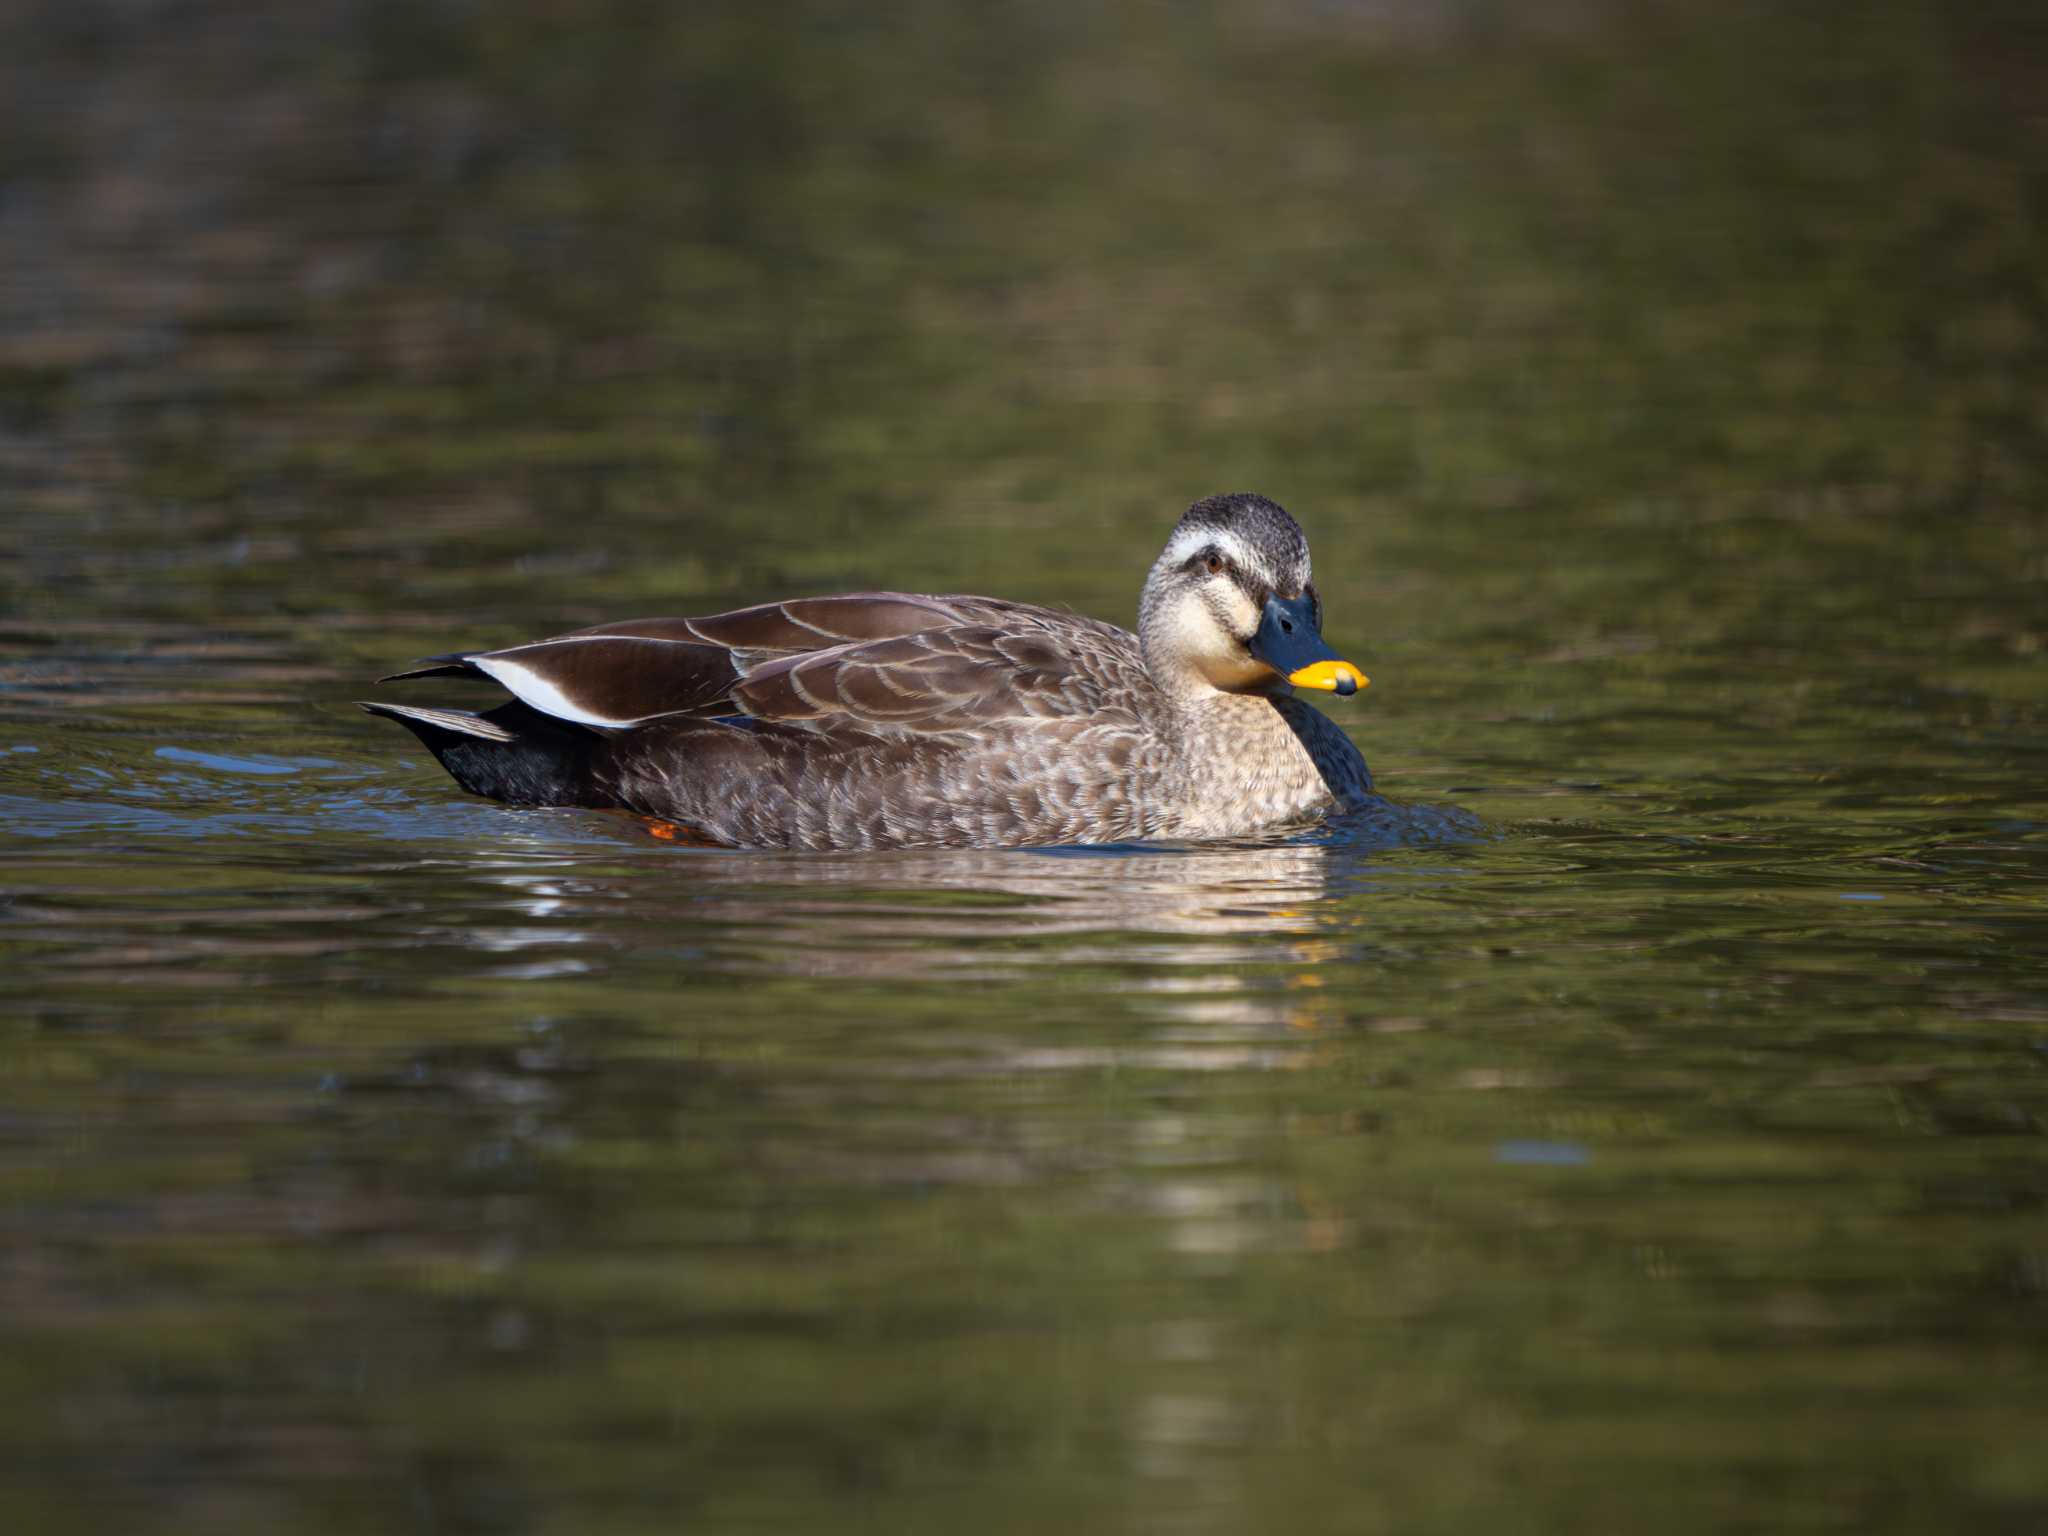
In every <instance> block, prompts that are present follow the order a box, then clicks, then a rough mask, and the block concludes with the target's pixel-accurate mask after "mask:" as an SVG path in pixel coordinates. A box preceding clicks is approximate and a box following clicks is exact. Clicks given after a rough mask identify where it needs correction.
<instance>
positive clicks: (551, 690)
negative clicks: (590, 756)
mask: <svg viewBox="0 0 2048 1536" xmlns="http://www.w3.org/2000/svg"><path fill="white" fill-rule="evenodd" d="M470 664H471V665H472V666H474V667H475V668H476V669H477V670H478V671H479V672H482V673H483V674H485V675H486V676H487V677H489V678H490V679H491V680H492V681H494V682H496V683H498V684H500V685H501V686H502V687H503V688H504V689H505V690H506V691H507V692H509V693H510V694H511V695H512V696H513V697H514V698H516V699H518V700H519V701H520V702H521V703H522V704H530V705H532V706H533V707H534V708H535V709H537V710H539V711H540V712H541V713H542V714H544V715H553V716H554V717H555V718H556V719H557V720H573V721H575V722H576V723H577V724H578V725H631V724H632V723H633V722H632V721H631V720H614V719H611V718H610V717H609V716H606V715H600V714H597V713H595V712H593V711H591V710H588V709H584V708H583V707H582V706H581V705H579V704H576V703H574V702H573V701H572V700H571V699H570V698H569V696H568V695H567V694H565V693H563V692H562V690H561V689H559V688H557V687H556V686H555V685H554V684H553V683H551V682H549V681H548V680H547V679H546V678H544V677H542V676H541V675H540V674H539V673H538V672H536V671H534V670H533V668H531V667H529V666H526V665H524V664H523V663H520V662H516V661H513V660H511V659H509V658H507V657H504V656H476V657H472V658H471V663H470Z"/></svg>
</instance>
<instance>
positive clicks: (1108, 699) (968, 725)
mask: <svg viewBox="0 0 2048 1536" xmlns="http://www.w3.org/2000/svg"><path fill="white" fill-rule="evenodd" d="M428 662H429V665H428V666H425V667H422V668H421V669H420V670H419V671H418V672H417V673H409V674H400V675H401V676H413V675H418V676H443V675H450V674H454V673H467V674H470V675H481V676H485V677H489V678H492V679H493V680H495V681H496V682H498V683H499V684H500V685H502V686H503V687H505V688H506V689H507V690H509V691H510V692H511V693H513V694H514V695H516V696H517V697H518V698H519V699H520V700H521V701H522V702H524V703H526V704H527V705H529V706H531V707H532V708H534V709H537V710H539V711H541V712H542V713H544V714H547V715H551V716H553V717H554V718H556V719H558V720H566V721H571V722H574V723H576V724H580V725H585V726H591V727H594V728H597V729H603V730H615V729H623V728H627V727H631V726H636V725H641V724H645V723H646V722H648V721H650V720H654V719H657V718H661V717H678V716H692V715H694V716H698V717H718V716H736V715H746V716H751V717H753V718H754V719H756V720H760V721H764V722H776V723H780V724H783V725H787V726H791V727H794V728H796V729H799V730H801V731H804V732H806V733H822V734H826V735H835V736H836V735H840V734H842V733H851V734H852V735H853V736H854V737H862V736H865V737H870V738H872V737H876V736H880V737H888V738H904V737H926V738H929V737H931V736H934V735H939V734H943V733H945V732H949V731H960V730H972V729H974V728H976V727H991V726H999V725H1000V726H1007V727H1010V728H1013V729H1014V728H1020V727H1022V728H1029V727H1033V726H1038V725H1045V724H1049V723H1052V722H1058V721H1073V720H1076V719H1079V718H1082V717H1089V718H1101V717H1103V716H1104V715H1122V714H1128V712H1129V710H1128V706H1127V705H1120V704H1118V703H1117V702H1115V701H1116V700H1118V699H1119V698H1122V697H1124V696H1126V695H1127V693H1128V690H1129V689H1130V686H1131V684H1132V681H1133V679H1134V677H1142V676H1143V673H1144V667H1143V663H1142V661H1141V660H1140V659H1139V657H1138V652H1137V641H1136V638H1135V637H1134V636H1132V635H1131V634H1129V633H1128V632H1127V631H1124V630H1121V629H1117V628H1115V627H1114V626H1112V625H1108V624H1102V623H1099V622H1097V621H1095V620H1092V619H1083V618H1081V617H1079V616H1077V615H1074V614H1067V613H1060V612H1056V611H1054V610H1052V609H1046V608H1035V607H1032V606H1030V605H1027V604H1019V603H1006V602H1001V601H998V600H996V599H993V598H980V597H943V598H940V597H924V596H919V595H915V594H911V593H903V592H864V593H853V594H850V595H847V596H842V597H806V598H792V599H790V600H788V601H786V602H780V603H763V604H760V605H759V606H756V607H752V608H740V609H735V610H733V611H732V612H729V613H719V614H711V615H708V616H704V617H692V618H657V619H628V620H624V621H622V622H619V623H613V624H601V625H596V626H594V627H592V628H589V629H582V630H576V631H574V632H572V633H569V634H566V635H557V636H555V637H553V638H551V639H547V640H538V641H535V642H533V643H531V644H529V645H518V646H512V647H509V648H508V649H505V650H499V651H483V652H473V653H467V654H463V653H457V654H454V655H450V656H446V657H431V658H428Z"/></svg>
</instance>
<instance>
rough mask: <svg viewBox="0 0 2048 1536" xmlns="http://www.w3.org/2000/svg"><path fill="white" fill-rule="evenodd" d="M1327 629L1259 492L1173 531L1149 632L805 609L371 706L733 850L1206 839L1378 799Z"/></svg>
mask: <svg viewBox="0 0 2048 1536" xmlns="http://www.w3.org/2000/svg"><path fill="white" fill-rule="evenodd" d="M1322 630H1323V600H1322V596H1321V594H1320V593H1319V592H1318V591H1317V590H1316V587H1315V583H1314V581H1313V580H1312V579H1311V571H1310V563H1309V549H1308V539H1307V537H1306V535H1305V534H1304V533H1303V532H1302V529H1301V525H1300V524H1299V523H1297V522H1296V521H1295V520H1294V518H1293V517H1292V516H1291V515H1289V513H1288V512H1287V511H1286V510H1285V509H1283V508H1282V507H1281V506H1280V505H1279V504H1278V503H1277V502H1274V501H1271V500H1269V499H1267V498H1266V497H1264V496H1260V495H1256V494H1252V493H1249V492H1237V493H1233V494H1229V495H1222V496H1210V497H1206V498H1204V499H1203V500H1200V501H1197V502H1195V503H1194V505H1192V506H1191V507H1189V508H1188V509H1187V511H1186V512H1185V513H1183V514H1182V515H1181V517H1180V519H1179V521H1178V522H1176V523H1175V524H1174V527H1173V531H1172V533H1171V534H1170V535H1169V536H1168V538H1167V541H1166V546H1165V548H1164V549H1163V550H1162V551H1161V552H1160V555H1159V558H1158V559H1157V560H1156V561H1154V562H1153V565H1152V568H1151V570H1150V572H1149V573H1148V574H1147V576H1146V578H1145V582H1144V587H1143V589H1142V591H1141V593H1140V596H1139V600H1138V623H1137V628H1136V630H1135V631H1132V630H1127V629H1123V628H1121V627H1119V626H1117V625H1115V624H1110V623H1107V622H1105V621H1103V620H1100V619H1094V618H1088V617H1085V616H1083V615H1081V614H1078V613H1074V612H1071V611H1068V610H1065V609H1059V608H1049V607H1040V606H1038V605H1036V604H1031V603H1021V602H1010V601H1006V600H1003V599H1000V598H992V597H976V596H965V595H959V596H929V595H924V594H918V593H908V592H855V593H845V594H840V595H836V596H821V597H796V598H788V599H785V600H783V601H781V602H772V603H763V604H760V605H757V606H754V607H750V608H739V609H735V610H732V611H730V612H726V613H717V614H711V615H708V616H704V617H697V618H657V619H631V620H626V621H624V622H621V623H613V624H600V625H597V626H595V627H593V628H589V629H579V630H574V631H571V632H570V633H567V634H561V635H554V636H551V637H549V638H547V639H543V640H535V641H532V642H530V643H528V644H524V645H515V646H511V647H509V648H507V649H503V650H490V651H455V652H449V653H446V654H443V655H439V656H429V657H425V658H423V659H421V660H420V661H418V662H416V663H414V664H412V665H411V666H409V667H407V668H406V669H405V670H403V671H399V672H395V673H392V674H390V675H389V676H388V677H384V678H380V679H378V681H379V683H390V682H409V681H415V680H420V679H429V678H434V679H438V678H449V679H467V680H476V681H484V682H489V683H493V684H495V685H497V686H498V687H499V688H500V689H502V690H503V691H504V693H506V694H509V695H510V697H509V698H506V699H504V700H503V701H502V702H500V703H498V704H497V705H496V706H495V707H492V708H488V709H484V710H482V711H481V712H476V713H472V712H468V711H463V710H455V709H445V708H429V707H422V706H418V705H410V704H394V703H388V702H382V701H374V702H364V703H363V704H362V708H363V709H365V710H367V711H368V712H370V713H371V714H373V715H378V716H382V717H384V718H387V719H391V720H395V721H397V722H398V723H399V724H400V725H403V726H405V727H406V728H407V729H408V730H410V731H411V732H412V733H413V735H414V736H416V737H417V738H418V739H419V741H420V742H421V744H422V745H424V746H425V747H426V749H427V750H428V751H429V752H431V753H432V754H433V756H434V757H435V759H436V760H438V761H439V763H440V764H441V766H442V767H443V768H445V769H446V770H447V772H448V773H449V775H450V776H451V777H452V778H453V779H454V780H455V782H456V783H457V784H458V785H460V786H461V787H462V788H463V789H465V790H467V791H469V792H470V793H472V794H475V795H481V796H484V797H486V798H488V799H491V800H496V801H500V802H502V803H504V804H506V805H510V806H525V807H546V806H556V807H579V808H585V809H593V810H620V811H626V812H630V813H633V814H635V815H638V816H640V817H643V818H646V819H647V820H648V821H649V822H651V823H653V824H655V825H657V826H665V827H666V828H667V829H668V830H667V831H666V832H664V833H662V834H661V835H664V836H670V837H673V836H674V835H675V834H676V832H677V830H678V829H681V830H684V831H687V832H688V833H689V834H690V836H689V839H688V840H690V841H696V842H706V843H710V844H713V845H724V846H730V847H736V848H757V849H787V850H814V851H826V850H869V849H891V848H1012V847H1049V846H1062V845H1085V844H1103V843H1132V842H1144V843H1151V842H1161V841H1165V842H1179V841H1192V842H1206V841H1213V840H1217V839H1229V838H1242V837H1251V836H1255V835H1259V834H1263V833H1267V832H1270V831H1272V830H1274V829H1276V828H1282V827H1287V826H1291V825H1294V824H1305V823H1309V822H1312V821H1314V820H1315V819H1316V818H1318V817H1321V816H1324V815H1327V814H1329V813H1330V812H1332V811H1336V810H1343V809H1348V808H1355V807H1357V806H1358V805H1360V804H1361V803H1363V802H1365V801H1366V800H1368V799H1369V798H1370V797H1371V796H1372V794H1373V779H1372V774H1371V772H1370V771H1369V770H1368V768H1367V767H1366V763H1365V758H1364V757H1363V755H1361V754H1360V752H1359V750H1358V748H1357V747H1356V746H1355V745H1354V744H1353V743H1352V741H1351V738H1350V737H1349V736H1348V735H1347V734H1346V733H1345V732H1344V731H1343V730H1342V729H1341V728H1339V727H1338V725H1337V724H1336V723H1335V722H1334V721H1333V720H1331V719H1330V717H1329V716H1327V715H1325V714H1324V713H1323V712H1322V711H1321V710H1319V709H1318V708H1316V707H1315V706H1314V705H1313V704H1310V703H1309V702H1307V701H1306V700H1305V699H1303V698H1302V697H1300V696H1299V694H1298V693H1297V691H1296V690H1298V689H1305V690H1310V691H1317V692H1325V693H1330V694H1334V695H1337V696H1349V695H1353V694H1356V693H1357V692H1358V691H1359V690H1360V689H1362V688H1364V687H1366V686H1367V684H1368V681H1369V680H1368V679H1367V677H1366V676H1365V674H1364V673H1363V672H1361V671H1360V670H1359V669H1358V668H1357V667H1356V666H1354V665H1353V664H1352V663H1351V662H1349V661H1346V660H1345V659H1343V658H1342V657H1341V656H1339V655H1338V654H1337V652H1336V651H1335V650H1333V649H1332V648H1331V647H1330V646H1329V645H1328V644H1327V643H1326V642H1325V641H1324V639H1323V634H1322Z"/></svg>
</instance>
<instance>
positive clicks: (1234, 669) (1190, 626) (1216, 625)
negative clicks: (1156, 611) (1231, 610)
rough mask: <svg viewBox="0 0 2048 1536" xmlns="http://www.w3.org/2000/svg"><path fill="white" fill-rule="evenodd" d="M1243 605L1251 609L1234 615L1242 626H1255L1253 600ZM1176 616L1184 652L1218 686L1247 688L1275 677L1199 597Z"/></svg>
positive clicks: (1248, 627) (1244, 627)
mask: <svg viewBox="0 0 2048 1536" xmlns="http://www.w3.org/2000/svg"><path fill="white" fill-rule="evenodd" d="M1242 606H1243V607H1244V608H1245V609H1246V610H1247V611H1246V612H1245V613H1242V614H1236V615H1233V617H1234V618H1235V619H1236V621H1237V622H1238V624H1239V625H1240V627H1241V629H1243V630H1249V629H1251V628H1252V627H1253V625H1252V622H1251V621H1252V619H1253V618H1254V617H1255V615H1253V614H1252V613H1251V612H1250V604H1249V603H1245V604H1243V605H1242ZM1175 617H1176V621H1177V622H1176V626H1175V627H1176V628H1177V629H1178V630H1179V641H1180V644H1179V646H1178V649H1179V651H1180V653H1181V654H1182V655H1183V656H1186V657H1187V658H1188V659H1189V660H1190V661H1192V662H1193V663H1194V664H1195V666H1196V667H1197V668H1198V669H1200V671H1201V673H1202V675H1203V676H1204V677H1206V678H1207V679H1208V680H1209V681H1210V682H1211V683H1213V684H1214V685H1215V686H1217V687H1218V688H1245V687H1250V686H1253V685H1255V684H1257V683H1259V682H1261V681H1262V680H1263V681H1270V680H1271V679H1272V676H1273V674H1272V672H1271V670H1270V669H1269V668H1267V667H1266V666H1264V665H1263V664H1261V663H1259V662H1256V661H1254V660H1252V658H1251V655H1250V653H1248V652H1247V651H1246V650H1245V649H1244V647H1243V646H1241V645H1239V644H1238V643H1237V642H1236V641H1235V640H1233V639H1232V638H1231V636H1230V632H1229V630H1228V629H1226V628H1225V626H1224V621H1223V619H1221V618H1220V617H1219V616H1218V615H1217V613H1216V612H1215V610H1214V609H1212V608H1210V607H1209V605H1208V604H1207V603H1205V602H1202V601H1199V600H1195V601H1190V602H1186V603H1183V604H1182V605H1181V607H1180V611H1179V612H1178V614H1177V615H1176V616H1175Z"/></svg>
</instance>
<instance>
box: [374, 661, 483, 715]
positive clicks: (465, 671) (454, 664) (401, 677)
mask: <svg viewBox="0 0 2048 1536" xmlns="http://www.w3.org/2000/svg"><path fill="white" fill-rule="evenodd" d="M483 675H484V674H483V673H482V672H480V671H478V670H477V669H476V668H475V667H473V666H471V665H470V664H469V658H468V657H466V656H464V655H463V654H462V652H460V651H448V652H445V653H444V654H442V655H439V656H422V657H421V658H420V659H419V660H418V661H416V662H414V663H413V664H412V665H411V666H409V667H407V668H406V669H405V670H404V671H403V672H391V673H387V674H386V675H384V676H383V677H380V678H378V679H377V681H378V682H380V683H401V682H404V681H406V680H407V679H408V678H414V677H482V676H483ZM372 713H373V714H374V713H375V711H374V710H373V711H372Z"/></svg>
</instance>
